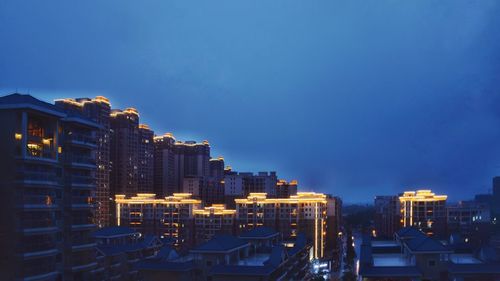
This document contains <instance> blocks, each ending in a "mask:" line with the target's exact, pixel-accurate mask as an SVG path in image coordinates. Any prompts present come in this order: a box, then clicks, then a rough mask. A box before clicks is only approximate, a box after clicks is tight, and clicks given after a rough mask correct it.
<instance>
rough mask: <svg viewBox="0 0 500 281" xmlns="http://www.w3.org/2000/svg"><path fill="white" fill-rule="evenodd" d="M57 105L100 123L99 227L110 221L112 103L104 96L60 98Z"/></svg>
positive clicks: (96, 212) (98, 144)
mask: <svg viewBox="0 0 500 281" xmlns="http://www.w3.org/2000/svg"><path fill="white" fill-rule="evenodd" d="M55 104H56V106H58V107H61V108H64V109H65V110H71V111H76V112H78V113H80V114H82V115H84V116H86V117H87V118H89V119H91V120H92V121H94V122H95V123H97V124H99V126H100V127H99V129H98V130H97V133H96V141H97V142H96V145H97V150H96V157H95V159H96V165H97V171H96V175H95V176H96V190H95V202H94V203H95V220H96V225H97V226H98V227H104V226H108V225H109V223H110V211H111V210H110V200H109V198H110V195H111V193H110V183H109V170H110V167H109V161H110V158H109V153H110V142H111V140H110V113H111V104H110V103H109V100H108V99H107V98H105V97H103V96H97V97H95V98H93V99H90V98H77V99H60V100H56V101H55Z"/></svg>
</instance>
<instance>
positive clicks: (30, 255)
mask: <svg viewBox="0 0 500 281" xmlns="http://www.w3.org/2000/svg"><path fill="white" fill-rule="evenodd" d="M58 252H59V251H58V250H57V249H55V246H54V248H52V249H47V250H42V251H40V250H38V251H29V252H25V253H23V254H22V257H23V258H24V259H31V258H39V257H47V256H55V255H57V253H58Z"/></svg>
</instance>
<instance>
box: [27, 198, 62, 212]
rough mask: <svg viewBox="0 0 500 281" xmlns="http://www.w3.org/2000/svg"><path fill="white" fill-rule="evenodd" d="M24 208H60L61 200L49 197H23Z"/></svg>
mask: <svg viewBox="0 0 500 281" xmlns="http://www.w3.org/2000/svg"><path fill="white" fill-rule="evenodd" d="M21 200H22V201H21V202H22V204H23V205H22V207H23V208H25V209H40V208H43V209H45V208H58V207H59V205H58V204H59V203H60V202H59V200H58V199H56V198H54V196H49V195H30V196H23V197H22V199H21Z"/></svg>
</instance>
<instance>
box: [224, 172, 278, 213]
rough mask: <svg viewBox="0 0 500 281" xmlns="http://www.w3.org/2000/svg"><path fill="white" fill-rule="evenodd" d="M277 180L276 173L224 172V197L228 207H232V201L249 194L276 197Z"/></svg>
mask: <svg viewBox="0 0 500 281" xmlns="http://www.w3.org/2000/svg"><path fill="white" fill-rule="evenodd" d="M277 183H278V179H277V176H276V172H259V173H257V174H254V173H250V172H240V173H238V172H236V171H232V170H231V169H227V170H226V171H225V176H224V196H225V203H226V205H227V206H228V207H230V208H233V207H234V199H236V198H242V197H246V196H248V195H249V194H250V193H266V194H267V196H268V197H276V189H277Z"/></svg>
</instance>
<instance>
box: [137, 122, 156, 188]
mask: <svg viewBox="0 0 500 281" xmlns="http://www.w3.org/2000/svg"><path fill="white" fill-rule="evenodd" d="M153 136H154V133H153V131H152V130H151V129H150V128H149V126H148V125H145V124H139V162H138V163H139V166H138V167H137V169H138V173H139V175H138V188H137V189H138V190H139V192H140V193H152V192H153V170H154V159H153V158H154V144H153Z"/></svg>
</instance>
